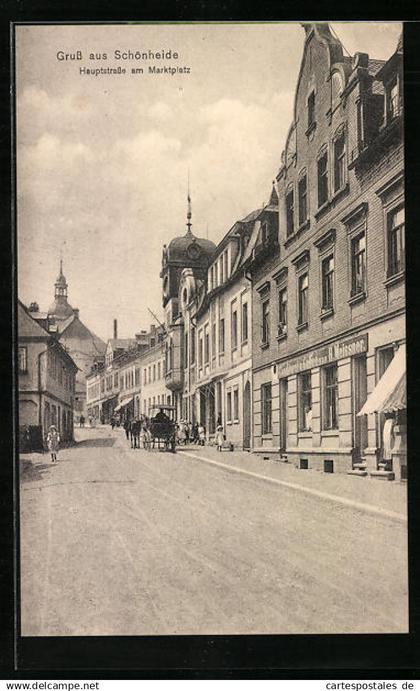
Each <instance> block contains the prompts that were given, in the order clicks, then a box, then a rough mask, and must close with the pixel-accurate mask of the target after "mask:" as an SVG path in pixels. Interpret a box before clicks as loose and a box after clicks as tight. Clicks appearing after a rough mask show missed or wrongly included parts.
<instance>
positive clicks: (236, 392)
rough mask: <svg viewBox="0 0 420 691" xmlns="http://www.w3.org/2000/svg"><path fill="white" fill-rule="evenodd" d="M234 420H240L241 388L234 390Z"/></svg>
mask: <svg viewBox="0 0 420 691" xmlns="http://www.w3.org/2000/svg"><path fill="white" fill-rule="evenodd" d="M233 420H234V422H239V389H234V390H233Z"/></svg>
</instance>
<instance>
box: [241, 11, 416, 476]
mask: <svg viewBox="0 0 420 691" xmlns="http://www.w3.org/2000/svg"><path fill="white" fill-rule="evenodd" d="M304 31H305V41H304V50H303V58H302V63H301V67H300V72H299V77H298V81H297V87H296V94H295V101H294V113H293V122H292V125H291V127H290V130H289V134H288V137H287V141H286V146H285V150H284V152H283V154H282V162H281V167H280V170H279V172H278V175H277V183H278V196H279V230H278V233H276V229H275V228H274V226H273V224H271V228H270V229H269V231H268V232H269V233H271V240H269V241H268V245H269V246H270V248H269V250H268V251H267V252H266V253H265V254H264V253H263V254H262V255H260V256H258V255H256V256H254V258H253V260H252V261H251V262H250V271H251V274H252V281H253V322H254V329H253V381H254V399H253V410H254V415H253V422H254V448H255V449H256V450H259V451H262V452H263V453H264V454H269V453H272V454H275V455H276V456H279V454H284V455H285V456H284V457H286V456H287V459H288V460H289V461H293V462H294V463H295V464H296V465H297V466H298V467H301V468H307V467H309V468H316V469H319V470H324V471H325V472H332V471H333V472H341V471H347V472H354V473H358V474H363V475H364V474H367V473H371V474H372V475H377V474H379V475H380V476H383V477H389V478H391V477H392V476H393V475H392V473H393V472H396V473H397V475H399V476H401V475H402V476H404V472H405V470H404V463H405V461H404V453H403V449H404V443H405V412H404V408H405V399H404V396H405V393H404V392H405V389H404V367H405V359H404V357H403V353H404V348H405V346H404V343H405V319H404V314H405V295H404V193H403V181H404V172H403V170H404V168H403V165H404V161H403V132H402V83H401V79H402V46H401V43H399V45H398V47H397V50H396V52H395V53H394V54H393V55H392V56H391V57H390V59H389V60H388V61H380V60H373V59H371V58H370V57H369V56H368V55H367V54H365V53H356V54H355V55H354V56H353V57H347V56H345V55H344V53H343V48H342V45H341V43H340V41H339V40H338V39H337V38H335V37H334V36H333V35H332V33H331V31H330V29H329V26H328V25H327V24H305V25H304ZM261 233H262V230H261ZM398 351H399V355H398V358H397V359H396V361H395V363H394V365H393V367H392V368H391V369H392V372H393V376H394V380H395V379H398V381H399V383H400V388H399V393H395V392H394V394H393V393H392V391H391V389H390V387H391V381H387V380H388V379H391V375H387V374H386V370H387V368H388V366H389V365H390V363H391V361H392V360H393V358H394V357H395V355H396V353H397V352H398ZM397 365H398V366H397ZM397 370H398V371H397ZM390 371H391V370H390ZM379 381H381V384H380V387H379V388H382V389H383V390H384V391H385V393H387V395H388V398H390V399H391V402H388V408H387V406H386V405H385V404H384V396H383V395H382V400H379V402H378V400H376V402H375V401H374V400H373V399H372V396H373V397H374V399H381V396H380V395H379V394H380V392H379V393H378V388H377V386H376V385H377V384H378V382H379ZM391 388H392V387H391ZM387 389H388V390H387ZM366 400H368V402H369V400H370V401H371V403H370V407H369V408H365V410H367V409H368V410H369V411H370V412H369V414H367V415H363V414H362V415H359V413H360V412H361V409H362V408H363V406H364V404H365V403H366ZM388 415H391V416H392V415H393V416H394V418H395V423H396V424H395V427H394V434H395V443H394V449H395V454H394V455H395V459H397V456H398V461H399V462H401V464H402V466H401V467H400V466H399V464H397V465H398V468H396V467H394V468H392V460H389V459H388V458H387V459H385V455H388V454H385V453H384V446H385V445H386V441H384V433H383V430H384V421H385V417H386V416H388Z"/></svg>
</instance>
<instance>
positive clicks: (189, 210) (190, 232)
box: [186, 169, 192, 235]
mask: <svg viewBox="0 0 420 691" xmlns="http://www.w3.org/2000/svg"><path fill="white" fill-rule="evenodd" d="M187 201H188V210H187V223H186V226H187V229H188V230H187V235H192V231H191V226H192V223H191V217H192V212H191V195H190V170H189V169H188V193H187Z"/></svg>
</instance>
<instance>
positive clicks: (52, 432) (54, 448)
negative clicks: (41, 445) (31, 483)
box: [47, 425, 60, 463]
mask: <svg viewBox="0 0 420 691" xmlns="http://www.w3.org/2000/svg"><path fill="white" fill-rule="evenodd" d="M47 446H48V451H49V452H50V454H51V463H56V462H57V460H58V459H57V454H58V450H59V448H60V435H59V433H58V431H57V428H56V426H55V425H51V427H50V428H49V431H48V434H47Z"/></svg>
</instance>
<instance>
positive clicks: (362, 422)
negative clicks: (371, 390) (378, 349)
mask: <svg viewBox="0 0 420 691" xmlns="http://www.w3.org/2000/svg"><path fill="white" fill-rule="evenodd" d="M366 362H367V361H366V354H364V355H358V356H357V357H354V358H353V361H352V363H353V430H354V438H353V447H354V458H355V459H356V460H358V461H359V460H360V459H361V458H362V456H363V451H364V449H365V448H366V447H367V446H368V428H367V416H366V415H361V416H358V415H357V413H358V412H359V410H361V408H362V406H363V405H364V404H365V403H366V399H367V366H366Z"/></svg>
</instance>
